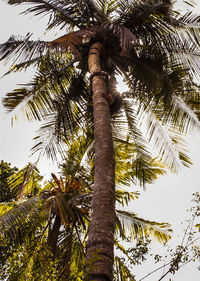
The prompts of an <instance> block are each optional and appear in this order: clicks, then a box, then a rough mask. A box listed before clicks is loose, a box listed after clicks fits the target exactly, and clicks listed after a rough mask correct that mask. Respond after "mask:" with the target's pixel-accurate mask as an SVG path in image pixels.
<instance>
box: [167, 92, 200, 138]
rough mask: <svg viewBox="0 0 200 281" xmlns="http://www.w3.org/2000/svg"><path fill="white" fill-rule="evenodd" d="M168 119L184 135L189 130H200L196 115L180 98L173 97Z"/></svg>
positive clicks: (199, 122)
mask: <svg viewBox="0 0 200 281" xmlns="http://www.w3.org/2000/svg"><path fill="white" fill-rule="evenodd" d="M168 119H171V120H170V121H171V123H172V124H174V126H176V127H178V128H179V130H180V131H182V132H183V133H185V134H186V133H187V131H188V130H190V129H193V128H197V129H200V121H199V119H198V117H197V115H196V114H195V112H194V111H193V110H192V109H191V108H190V107H189V106H188V105H187V104H186V103H185V101H184V100H183V99H182V98H181V97H173V102H172V104H171V107H170V110H169V114H168Z"/></svg>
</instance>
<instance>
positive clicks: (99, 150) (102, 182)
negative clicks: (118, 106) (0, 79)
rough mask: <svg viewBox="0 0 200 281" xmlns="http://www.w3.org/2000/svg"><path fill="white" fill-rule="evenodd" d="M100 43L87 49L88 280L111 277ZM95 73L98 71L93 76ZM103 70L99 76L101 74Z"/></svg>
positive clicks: (110, 179) (109, 167)
mask: <svg viewBox="0 0 200 281" xmlns="http://www.w3.org/2000/svg"><path fill="white" fill-rule="evenodd" d="M102 51H103V45H102V44H101V43H99V42H96V43H94V44H93V45H92V46H91V48H90V52H89V57H88V66H89V71H90V74H91V77H92V74H94V73H95V75H94V76H93V78H92V79H91V80H92V81H91V83H92V92H93V114H94V140H95V180H94V191H93V197H92V204H91V210H92V211H91V220H90V228H89V233H88V241H87V245H86V265H87V274H88V275H89V280H101V281H111V280H113V262H114V231H115V156H114V149H113V139H112V129H111V124H110V108H109V102H108V100H107V99H106V98H105V95H106V94H107V83H106V77H105V73H104V72H102V70H101V62H100V54H101V52H102ZM98 72H101V74H99V75H97V73H98ZM102 73H103V75H102Z"/></svg>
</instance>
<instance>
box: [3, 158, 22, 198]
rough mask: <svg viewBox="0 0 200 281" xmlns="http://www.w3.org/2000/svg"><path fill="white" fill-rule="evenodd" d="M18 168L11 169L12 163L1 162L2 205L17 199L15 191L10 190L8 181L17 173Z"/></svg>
mask: <svg viewBox="0 0 200 281" xmlns="http://www.w3.org/2000/svg"><path fill="white" fill-rule="evenodd" d="M17 170H18V169H17V168H16V167H13V168H11V165H10V163H6V162H4V161H3V160H1V163H0V203H1V202H9V201H12V200H14V199H15V197H16V196H15V194H14V192H13V190H11V189H10V187H9V184H8V181H9V177H10V176H12V175H13V174H15V173H16V172H17Z"/></svg>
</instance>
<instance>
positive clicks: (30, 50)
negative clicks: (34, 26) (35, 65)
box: [0, 33, 47, 67]
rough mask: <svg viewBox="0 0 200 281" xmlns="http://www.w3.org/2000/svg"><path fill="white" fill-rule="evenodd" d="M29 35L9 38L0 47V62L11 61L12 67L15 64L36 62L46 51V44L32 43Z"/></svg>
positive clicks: (41, 42) (40, 42) (42, 42)
mask: <svg viewBox="0 0 200 281" xmlns="http://www.w3.org/2000/svg"><path fill="white" fill-rule="evenodd" d="M31 35H32V34H30V33H28V34H27V35H26V36H25V37H24V38H21V39H20V38H19V39H18V38H16V37H14V36H11V37H10V38H9V39H8V41H7V42H5V43H4V44H1V45H0V60H3V61H6V62H8V61H12V66H13V67H15V64H16V63H18V64H19V63H20V64H22V63H25V62H30V61H34V60H37V59H39V58H41V57H42V55H44V54H45V53H46V51H47V44H46V42H44V41H40V40H38V41H32V40H30V38H31Z"/></svg>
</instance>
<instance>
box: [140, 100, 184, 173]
mask: <svg viewBox="0 0 200 281" xmlns="http://www.w3.org/2000/svg"><path fill="white" fill-rule="evenodd" d="M139 120H140V124H143V123H145V124H146V130H147V131H146V132H147V137H148V138H149V141H150V142H151V143H152V145H153V147H154V149H156V151H157V153H158V155H159V158H160V159H161V160H162V161H164V163H166V164H167V165H168V166H169V168H170V169H171V170H172V171H175V172H177V171H178V170H179V169H180V168H181V166H182V164H181V161H180V159H179V154H178V151H177V149H176V147H174V145H173V142H172V140H171V139H170V135H169V131H168V130H167V127H165V126H164V125H162V123H161V122H160V120H159V119H158V116H156V115H155V114H154V113H153V111H152V110H151V107H150V106H148V107H147V108H146V109H144V108H141V109H140V113H139Z"/></svg>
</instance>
